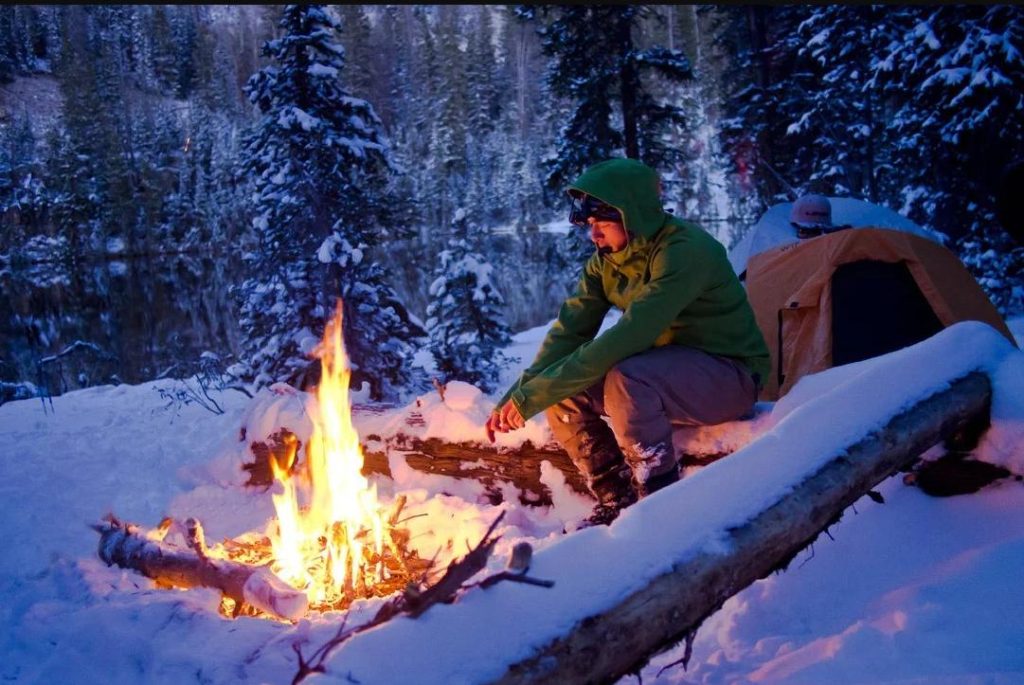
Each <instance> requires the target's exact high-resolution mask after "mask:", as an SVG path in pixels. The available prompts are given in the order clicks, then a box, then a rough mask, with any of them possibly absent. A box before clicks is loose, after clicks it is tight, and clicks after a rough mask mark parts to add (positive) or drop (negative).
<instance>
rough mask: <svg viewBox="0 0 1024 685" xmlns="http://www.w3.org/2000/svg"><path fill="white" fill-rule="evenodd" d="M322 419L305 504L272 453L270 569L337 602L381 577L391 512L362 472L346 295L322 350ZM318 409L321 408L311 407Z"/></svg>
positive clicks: (311, 452)
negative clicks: (351, 392)
mask: <svg viewBox="0 0 1024 685" xmlns="http://www.w3.org/2000/svg"><path fill="white" fill-rule="evenodd" d="M320 367H321V378H320V387H319V388H318V389H317V400H318V403H319V412H318V413H319V417H320V418H319V421H315V422H314V428H313V435H312V437H311V439H310V443H309V448H308V452H307V454H308V474H309V492H308V502H309V506H308V507H305V508H303V507H300V506H299V498H298V492H297V488H296V485H295V483H294V481H293V480H292V479H291V478H289V474H288V472H287V469H286V468H282V467H281V466H279V465H278V464H277V462H276V460H275V459H271V460H270V464H271V466H272V468H273V470H274V478H275V480H276V481H277V483H276V484H275V488H276V489H279V490H280V494H275V495H273V500H274V508H275V509H276V510H277V521H276V525H271V530H269V531H268V535H269V537H270V540H271V545H272V548H273V553H274V564H273V567H272V568H273V570H274V571H275V572H276V573H277V574H278V576H280V577H281V579H282V580H284V581H286V582H287V583H289V584H291V585H292V586H294V587H296V588H298V589H300V590H303V591H305V592H306V594H307V596H308V597H309V600H310V604H311V605H333V604H336V603H337V602H339V601H340V600H342V599H345V598H352V597H353V596H354V594H356V593H358V594H362V593H363V592H365V590H366V588H369V587H372V586H373V585H375V584H377V583H379V582H381V581H382V580H384V576H385V574H386V570H385V566H384V563H383V561H382V560H383V552H384V549H383V548H384V533H385V528H386V526H387V520H386V519H387V515H386V514H385V513H384V512H383V511H382V508H381V506H380V504H379V502H378V501H377V490H376V487H375V486H372V485H370V483H369V481H367V479H366V478H365V477H364V476H363V475H362V473H361V469H362V467H363V453H362V450H361V448H360V446H359V435H358V434H357V433H356V431H355V428H354V427H353V426H352V410H351V406H350V404H349V396H348V384H349V366H348V358H347V357H346V356H345V345H344V342H343V341H342V335H341V302H340V301H339V302H338V306H337V310H336V313H335V316H334V319H333V320H332V321H330V322H329V323H328V325H327V329H326V331H325V332H324V340H323V344H322V345H321V350H320ZM310 414H311V415H313V416H316V415H317V413H316V412H312V411H311V412H310Z"/></svg>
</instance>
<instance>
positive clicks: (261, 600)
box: [92, 516, 309, 621]
mask: <svg viewBox="0 0 1024 685" xmlns="http://www.w3.org/2000/svg"><path fill="white" fill-rule="evenodd" d="M92 528H93V530H95V531H96V532H98V533H99V534H100V542H99V556H100V558H101V559H102V560H103V561H105V562H106V563H107V565H115V564H116V565H117V566H120V567H121V568H127V569H132V570H135V571H138V572H140V573H142V574H143V575H145V576H148V577H149V578H152V579H153V580H155V581H156V582H157V583H160V584H164V585H170V586H174V587H180V588H193V587H210V588H215V589H217V590H220V592H221V593H222V594H223V595H224V596H225V597H229V598H230V599H232V600H234V601H235V604H236V606H238V607H241V606H242V605H244V604H248V605H250V606H253V607H256V608H257V609H259V610H261V611H263V612H266V613H268V614H271V615H272V616H277V617H279V618H282V619H286V620H291V621H296V620H298V619H299V618H301V617H302V616H303V615H304V614H305V613H306V609H307V608H308V606H309V600H308V599H307V598H306V595H305V593H303V592H301V591H299V590H296V589H294V588H292V587H291V586H289V585H288V584H286V583H285V582H284V581H282V580H281V579H280V578H278V577H277V576H276V575H275V574H274V573H273V572H272V571H271V570H270V568H269V567H267V566H250V565H248V564H241V563H238V562H235V561H230V560H227V559H215V558H212V557H209V556H207V554H206V542H205V540H204V539H203V534H202V527H201V526H200V525H199V522H198V521H196V520H195V519H189V520H188V521H187V522H186V524H185V529H186V531H188V533H187V543H186V544H187V545H188V546H187V547H185V548H182V547H178V546H176V545H171V544H168V543H166V542H164V541H162V540H154V539H151V538H150V537H147V532H146V531H145V530H143V529H142V528H140V527H139V526H136V525H133V524H131V523H124V522H122V521H119V520H118V519H117V518H115V517H114V516H108V517H107V518H106V519H104V521H103V522H101V523H98V524H96V525H94V526H92Z"/></svg>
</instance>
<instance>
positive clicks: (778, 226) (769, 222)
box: [729, 197, 942, 274]
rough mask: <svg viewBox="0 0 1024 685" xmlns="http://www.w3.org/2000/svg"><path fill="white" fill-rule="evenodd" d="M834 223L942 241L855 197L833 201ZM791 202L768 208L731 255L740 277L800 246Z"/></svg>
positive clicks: (888, 210)
mask: <svg viewBox="0 0 1024 685" xmlns="http://www.w3.org/2000/svg"><path fill="white" fill-rule="evenodd" d="M829 202H831V203H832V223H833V224H835V225H836V226H846V225H848V226H851V227H853V228H864V227H882V228H892V229H895V230H898V231H906V232H908V233H913V234H915V235H919V236H921V237H924V238H928V239H930V240H934V241H935V242H938V243H940V244H941V243H942V239H941V237H940V236H939V235H938V234H937V233H934V232H932V231H929V230H927V229H925V228H922V227H921V226H918V225H917V224H915V223H914V222H913V221H911V220H910V219H908V218H906V217H905V216H903V215H902V214H899V213H897V212H894V211H893V210H891V209H889V208H887V207H882V206H880V205H876V204H872V203H870V202H866V201H864V200H857V199H855V198H852V197H830V198H829ZM792 208H793V203H792V202H780V203H779V204H777V205H773V206H772V207H769V208H768V210H767V211H766V212H765V213H764V214H762V215H761V218H760V219H758V220H757V223H755V224H754V225H753V226H751V227H750V230H748V231H747V233H746V234H745V235H744V236H743V238H742V239H741V240H740V242H739V243H737V244H736V246H735V247H733V248H732V250H730V251H729V262H730V263H732V268H733V270H734V271H735V272H736V273H737V274H742V273H743V272H744V271H745V270H746V268H747V260H749V259H750V258H751V257H753V256H754V255H757V254H761V253H762V252H765V251H767V250H771V249H773V248H776V247H780V246H782V245H788V244H790V243H796V242H799V240H800V239H799V238H797V235H796V229H794V228H793V227H792V225H790V223H789V213H790V210H792Z"/></svg>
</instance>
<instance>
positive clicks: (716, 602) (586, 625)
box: [496, 372, 991, 685]
mask: <svg viewBox="0 0 1024 685" xmlns="http://www.w3.org/2000/svg"><path fill="white" fill-rule="evenodd" d="M990 403H991V385H990V383H989V380H988V377H987V376H985V375H984V374H982V373H978V372H975V373H970V374H968V375H966V376H964V377H962V378H960V379H958V380H956V381H954V382H952V383H951V384H950V387H949V388H948V389H946V390H944V391H942V392H938V393H936V394H934V395H932V396H931V397H928V398H927V399H925V400H923V401H921V402H919V403H917V404H916V405H914V406H913V407H911V408H910V409H908V410H907V411H905V412H903V413H901V414H899V415H898V416H896V417H895V418H893V419H892V420H890V421H889V422H888V424H887V425H885V426H884V427H883V428H882V429H880V430H878V431H876V432H875V433H872V434H871V435H869V436H868V437H866V438H864V439H863V440H861V441H860V442H858V443H856V444H855V445H852V446H851V447H849V448H848V449H847V450H846V452H845V453H844V454H841V455H840V456H837V457H835V458H833V459H831V460H830V461H828V462H827V463H826V464H824V465H823V466H822V467H821V468H820V469H819V470H818V471H817V472H816V473H814V474H813V475H812V476H810V477H808V478H806V479H805V480H803V481H802V482H801V483H799V484H797V485H796V486H795V487H794V489H793V491H792V494H791V495H789V496H787V497H784V498H783V499H782V500H780V501H778V502H777V503H776V504H774V505H772V506H770V507H768V508H766V509H764V510H763V511H761V512H760V514H758V515H756V516H754V517H753V518H752V519H751V520H750V521H749V522H748V523H746V524H744V525H742V526H740V527H737V528H733V529H730V530H729V531H727V537H728V544H729V548H730V550H731V551H730V553H729V554H728V555H721V554H713V553H710V552H701V553H698V554H696V555H695V556H693V557H691V558H689V559H688V560H686V561H684V562H680V563H678V564H677V565H676V566H675V567H674V568H673V569H672V570H671V571H670V572H668V573H665V574H663V575H661V576H659V577H657V578H656V579H654V580H653V581H652V582H651V583H649V584H647V585H646V586H644V587H642V588H641V589H639V590H638V591H636V592H635V593H633V594H632V595H630V596H629V597H627V598H626V599H624V600H623V601H622V602H620V603H619V604H618V605H616V606H615V607H613V608H612V609H610V610H608V611H605V612H604V613H601V614H600V615H595V616H591V617H588V618H586V619H584V620H582V621H580V622H578V623H577V624H576V625H575V627H574V628H573V630H572V631H571V632H570V633H569V634H567V635H565V636H563V637H561V638H559V639H557V640H555V641H553V642H551V643H549V644H548V645H547V646H546V647H544V648H543V649H541V650H539V651H538V652H535V653H534V654H533V655H532V656H531V657H530V658H528V659H525V660H523V661H520V662H518V663H516V664H513V665H511V666H510V667H509V669H508V670H507V671H506V672H505V674H504V676H503V677H502V678H500V679H499V680H498V681H496V682H499V683H503V684H505V685H509V684H512V683H540V682H545V683H548V682H574V683H583V682H586V683H600V682H613V681H615V680H617V679H618V678H620V677H622V676H623V675H625V674H627V673H630V672H632V671H633V670H635V669H636V668H637V666H638V665H640V664H643V663H645V662H646V660H647V658H648V657H649V655H651V654H652V653H655V652H656V651H657V650H659V649H660V648H663V647H665V646H667V645H671V644H673V643H675V642H677V641H679V640H680V639H681V638H683V637H685V636H686V635H688V634H691V633H692V631H694V630H695V629H696V627H697V626H698V625H699V624H700V622H701V621H702V620H703V619H704V618H705V617H707V616H708V615H710V614H711V613H713V612H714V611H716V610H717V609H718V608H719V607H720V606H721V605H722V603H723V602H725V600H726V599H728V598H729V597H731V596H733V595H734V594H736V593H737V592H739V591H740V590H742V589H743V588H745V587H746V586H748V585H750V584H751V583H753V582H754V581H756V580H757V579H759V578H763V577H765V576H766V575H768V574H769V573H771V572H772V571H773V570H775V569H777V568H779V567H781V566H784V565H785V564H786V563H788V562H789V560H791V559H792V558H793V557H794V556H795V555H796V554H797V553H798V552H799V551H800V550H801V549H803V548H804V547H806V546H807V545H808V544H809V543H810V542H812V541H813V540H814V539H815V538H816V537H817V536H818V535H819V534H820V533H821V532H822V531H823V530H825V529H826V528H827V527H828V526H829V525H831V523H833V522H834V521H836V520H837V519H838V517H839V516H840V515H841V514H842V512H843V510H844V509H845V508H846V507H848V506H850V505H851V504H853V503H854V502H855V501H856V500H858V499H859V498H860V497H861V496H863V495H864V494H866V493H868V492H870V491H871V490H872V488H874V487H875V485H877V484H878V483H879V482H881V481H882V480H884V479H885V478H887V477H888V476H890V475H892V474H893V473H895V472H897V471H898V470H900V469H904V468H906V467H909V466H910V465H911V464H912V463H913V461H914V460H915V459H916V458H917V457H918V456H919V455H920V454H922V453H923V452H924V451H925V450H926V449H928V448H929V447H931V446H932V445H935V444H937V443H938V442H940V441H942V440H944V439H946V438H948V437H949V436H951V435H953V434H954V433H956V432H957V431H958V430H960V429H961V428H962V427H964V426H965V425H967V424H968V422H970V421H972V420H975V421H976V420H978V417H979V416H982V417H987V416H988V412H989V406H990Z"/></svg>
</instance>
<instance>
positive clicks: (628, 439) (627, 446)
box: [546, 345, 757, 484]
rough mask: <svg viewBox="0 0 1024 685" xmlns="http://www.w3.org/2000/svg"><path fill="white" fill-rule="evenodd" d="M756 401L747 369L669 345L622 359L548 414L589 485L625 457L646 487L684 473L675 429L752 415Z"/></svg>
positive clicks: (755, 394)
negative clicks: (679, 464)
mask: <svg viewBox="0 0 1024 685" xmlns="http://www.w3.org/2000/svg"><path fill="white" fill-rule="evenodd" d="M756 399H757V386H756V384H755V382H754V379H753V378H752V377H751V374H750V372H749V371H748V370H747V368H746V367H745V366H744V365H743V364H741V363H739V362H737V361H733V360H731V359H727V358H725V357H719V356H716V355H712V354H708V353H707V352H702V351H701V350H697V349H695V348H692V347H683V346H680V345H666V346H663V347H656V348H654V349H651V350H648V351H647V352H642V353H640V354H637V355H634V356H632V357H629V358H627V359H623V360H622V361H621V362H619V363H618V364H616V365H615V366H614V367H612V369H611V370H610V371H609V372H608V373H607V374H606V375H605V377H604V379H603V380H602V381H599V382H598V383H596V384H595V385H593V386H592V387H590V388H588V389H587V390H586V391H584V392H583V393H581V394H579V395H576V396H575V397H570V398H569V399H566V400H563V401H561V402H559V403H558V404H556V405H554V406H553V407H550V408H549V409H548V410H547V412H546V414H547V418H548V423H549V424H550V426H551V431H552V432H553V433H554V434H555V438H556V439H557V440H558V442H559V443H561V444H562V446H563V447H564V448H565V450H566V451H567V452H568V453H569V456H570V457H571V458H572V460H573V463H575V464H576V467H577V468H578V469H579V470H580V471H581V472H582V473H583V475H584V476H585V477H586V478H587V480H588V482H593V480H594V479H595V477H597V478H600V477H601V476H602V475H604V474H607V473H609V472H610V471H612V470H614V469H616V468H619V467H621V465H622V462H623V460H625V463H626V464H627V465H628V466H629V468H630V469H631V470H632V472H633V480H634V481H635V482H636V483H638V484H642V483H645V482H647V480H648V479H649V478H652V477H657V476H661V475H663V474H666V473H668V472H670V471H671V470H672V469H675V468H677V464H676V461H677V458H676V455H675V451H674V449H673V447H672V424H677V425H688V426H694V425H710V424H716V423H722V422H724V421H732V420H735V419H738V418H740V417H742V416H744V415H747V414H749V413H750V412H751V410H752V409H753V406H754V402H755V401H756ZM602 416H607V417H608V418H609V423H610V424H611V428H609V426H608V424H607V423H605V421H604V420H603V419H602V418H601V417H602Z"/></svg>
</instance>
